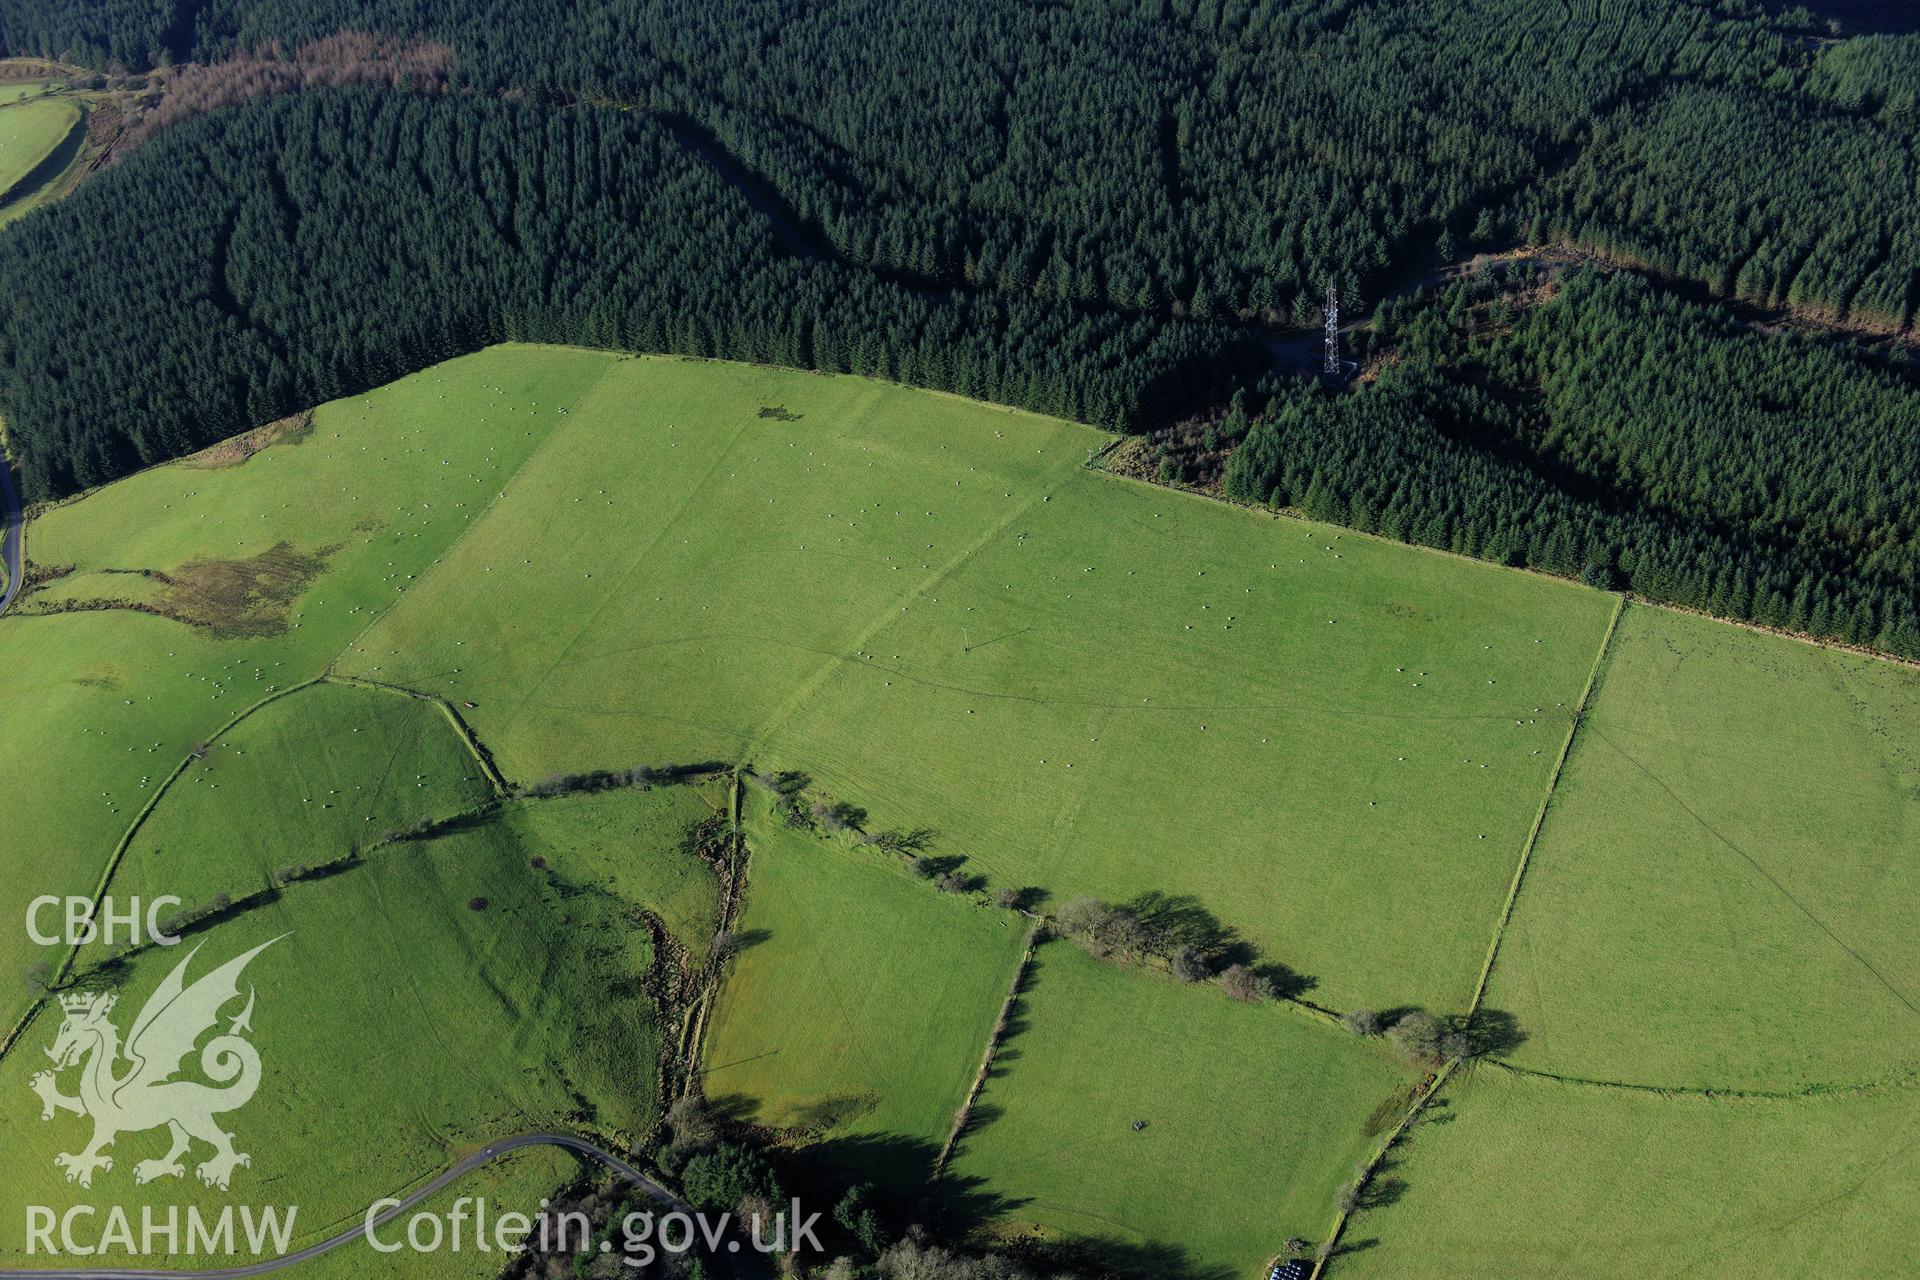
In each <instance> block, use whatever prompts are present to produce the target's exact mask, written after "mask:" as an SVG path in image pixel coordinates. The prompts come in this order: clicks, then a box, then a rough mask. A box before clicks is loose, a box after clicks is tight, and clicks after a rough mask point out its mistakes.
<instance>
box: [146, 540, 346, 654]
mask: <svg viewBox="0 0 1920 1280" xmlns="http://www.w3.org/2000/svg"><path fill="white" fill-rule="evenodd" d="M325 567H326V560H325V552H324V551H323V552H322V553H321V554H319V555H308V554H306V553H304V552H300V551H296V550H294V548H293V544H292V543H288V542H281V543H278V544H276V545H275V546H272V547H269V548H268V549H267V550H265V551H262V552H261V553H260V554H259V555H257V556H250V557H248V558H247V559H245V560H209V559H197V560H189V561H187V563H185V564H184V565H181V566H180V567H179V568H178V569H175V570H174V571H173V572H172V573H158V572H156V573H155V574H154V575H153V576H154V579H155V580H156V581H158V582H160V583H161V584H162V590H161V592H160V594H159V595H158V596H156V597H155V598H154V601H153V605H152V608H153V611H154V612H155V613H159V614H162V615H164V616H166V617H169V618H173V619H176V620H177V621H180V622H186V623H191V624H193V625H195V626H202V627H208V628H211V629H212V630H213V631H215V632H217V633H218V634H220V635H226V636H272V635H279V634H280V633H281V632H282V631H285V630H286V627H287V607H288V606H289V605H291V604H292V603H293V601H294V598H295V597H297V596H298V595H299V594H300V592H301V590H302V589H303V588H304V587H305V586H306V585H307V583H308V582H310V581H312V579H313V577H314V575H315V574H317V573H319V572H320V570H321V569H323V568H325Z"/></svg>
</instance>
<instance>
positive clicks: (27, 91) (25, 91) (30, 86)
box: [0, 80, 58, 106]
mask: <svg viewBox="0 0 1920 1280" xmlns="http://www.w3.org/2000/svg"><path fill="white" fill-rule="evenodd" d="M57 83H58V81H54V80H8V81H5V82H4V83H0V106H6V105H9V104H11V103H15V102H24V101H26V100H27V99H28V98H38V97H40V96H42V95H43V94H46V93H49V92H51V91H52V90H53V88H54V86H55V85H56V84H57Z"/></svg>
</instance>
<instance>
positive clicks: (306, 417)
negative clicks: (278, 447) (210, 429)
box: [181, 409, 313, 471]
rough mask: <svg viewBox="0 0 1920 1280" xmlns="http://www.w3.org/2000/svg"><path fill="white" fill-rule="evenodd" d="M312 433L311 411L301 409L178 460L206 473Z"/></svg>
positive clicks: (234, 465) (231, 465)
mask: <svg viewBox="0 0 1920 1280" xmlns="http://www.w3.org/2000/svg"><path fill="white" fill-rule="evenodd" d="M312 430H313V410H311V409H307V410H303V411H302V412H300V413H296V414H294V415H293V416H292V417H290V418H281V419H280V420H279V421H277V422H269V423H268V424H267V425H266V426H264V427H255V428H254V429H253V430H251V431H245V432H242V433H241V434H239V435H237V436H234V437H233V438H232V439H230V440H222V441H221V442H220V443H219V444H216V445H213V446H211V447H210V448H206V449H202V450H201V451H200V452H199V453H196V454H193V455H191V456H189V457H186V458H183V459H181V465H183V466H188V467H198V468H200V469H202V470H209V471H210V470H214V469H216V468H219V467H237V466H239V465H240V464H241V463H243V462H245V461H246V460H247V459H248V458H251V457H252V456H253V455H254V454H256V453H258V452H260V451H261V450H262V449H264V448H266V447H267V446H268V445H273V444H284V443H291V442H293V441H296V440H304V439H306V438H307V436H308V434H309V433H311V432H312Z"/></svg>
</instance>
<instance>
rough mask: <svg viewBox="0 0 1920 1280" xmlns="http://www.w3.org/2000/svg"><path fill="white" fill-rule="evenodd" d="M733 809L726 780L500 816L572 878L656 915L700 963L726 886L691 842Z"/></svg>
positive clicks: (520, 808) (570, 799)
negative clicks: (700, 830) (707, 824)
mask: <svg viewBox="0 0 1920 1280" xmlns="http://www.w3.org/2000/svg"><path fill="white" fill-rule="evenodd" d="M725 806H726V789H725V787H724V786H721V785H719V784H708V785H704V786H698V787H696V786H672V787H653V788H650V789H645V790H642V789H639V788H628V789H626V790H623V791H604V792H599V793H596V794H590V795H576V796H566V797H563V798H561V799H558V800H537V801H527V802H523V803H520V804H515V805H509V806H508V807H507V809H506V810H505V812H503V813H502V814H501V817H500V821H501V822H503V823H504V824H505V825H506V826H507V828H508V830H510V831H511V832H513V833H514V835H515V836H516V837H517V838H518V839H519V840H520V842H521V843H522V844H524V845H525V846H526V847H528V848H529V849H538V850H540V851H541V855H540V856H542V857H543V858H544V859H545V860H546V862H547V864H548V865H549V866H550V867H552V868H553V870H554V871H555V873H556V874H557V875H559V876H560V877H561V878H562V879H563V880H565V881H566V882H567V883H569V884H573V885H584V886H591V887H593V888H596V889H599V890H602V891H604V892H606V893H609V894H612V895H614V896H616V897H618V898H621V899H624V900H625V901H627V902H632V903H636V904H639V905H642V906H645V907H646V908H648V909H649V910H651V911H652V912H654V913H655V914H656V915H658V916H659V917H660V919H661V922H662V923H663V924H664V925H665V926H666V928H667V930H668V932H669V933H671V934H672V935H673V937H674V939H675V940H676V941H678V942H679V943H680V945H681V946H683V947H685V948H686V949H687V952H688V954H689V957H690V959H691V961H692V963H694V964H695V965H699V964H701V963H703V962H704V961H705V960H706V958H707V952H708V949H709V947H710V946H711V944H712V941H713V933H714V929H715V928H716V927H717V926H718V925H719V922H720V902H719V896H720V889H719V884H718V881H717V880H716V879H715V877H714V873H713V870H712V868H710V867H709V866H708V865H707V864H706V863H705V862H702V861H701V860H700V857H699V855H698V854H697V853H696V852H695V851H694V850H693V849H692V848H691V847H690V844H689V842H690V841H691V839H692V837H693V833H694V829H695V828H696V827H698V826H700V824H702V823H703V822H706V821H707V820H709V819H710V818H712V817H713V816H714V814H715V813H721V812H724V811H725Z"/></svg>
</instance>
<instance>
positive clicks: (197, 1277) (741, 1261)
mask: <svg viewBox="0 0 1920 1280" xmlns="http://www.w3.org/2000/svg"><path fill="white" fill-rule="evenodd" d="M523 1147H560V1148H562V1149H563V1150H567V1151H571V1152H573V1153H574V1154H576V1155H582V1156H587V1157H589V1158H591V1159H594V1160H598V1161H599V1162H600V1163H601V1164H603V1165H605V1166H606V1167H607V1168H609V1169H611V1170H613V1171H614V1172H615V1173H617V1174H619V1175H620V1176H621V1177H622V1178H624V1179H626V1180H627V1181H628V1182H630V1183H632V1184H633V1185H634V1186H635V1187H638V1188H639V1189H640V1190H641V1191H642V1192H643V1193H644V1194H646V1195H647V1196H649V1197H651V1198H652V1199H653V1200H655V1201H657V1202H658V1203H659V1204H661V1205H662V1206H664V1207H665V1208H666V1209H667V1210H668V1211H669V1212H674V1213H684V1214H688V1215H691V1214H692V1213H693V1211H694V1210H693V1206H692V1205H689V1204H688V1203H687V1202H686V1201H684V1200H682V1199H680V1197H678V1196H676V1195H674V1194H673V1193H672V1192H671V1191H668V1190H667V1189H666V1188H665V1187H663V1186H661V1185H660V1184H659V1183H657V1182H655V1181H654V1180H653V1179H652V1178H649V1177H648V1176H647V1175H646V1174H644V1173H641V1172H640V1171H639V1170H638V1169H636V1168H634V1167H633V1166H632V1165H630V1164H628V1163H627V1162H626V1161H625V1160H622V1159H621V1158H620V1157H619V1156H616V1155H614V1154H612V1153H611V1152H608V1151H602V1150H601V1149H600V1148H599V1147H596V1146H594V1145H593V1144H592V1143H591V1142H586V1141H583V1140H581V1139H579V1138H575V1137H570V1136H569V1135H567V1134H564V1133H528V1134H522V1135H520V1136H519V1137H516V1138H503V1139H501V1140H500V1141H499V1142H493V1143H489V1144H488V1145H487V1146H485V1147H483V1148H482V1149H480V1150H479V1151H476V1152H474V1153H473V1154H472V1155H470V1156H468V1157H467V1158H466V1159H464V1160H462V1161H460V1162H459V1163H458V1164H456V1165H454V1166H453V1167H452V1168H450V1169H448V1170H447V1171H446V1172H445V1173H443V1174H441V1175H440V1176H439V1177H437V1178H435V1179H434V1180H433V1181H431V1182H429V1183H427V1184H426V1185H425V1186H423V1187H421V1188H420V1189H419V1190H417V1191H414V1192H413V1193H412V1194H410V1195H408V1196H407V1197H406V1198H404V1199H403V1200H401V1201H400V1203H399V1204H397V1205H394V1206H392V1207H391V1208H388V1209H387V1210H386V1211H385V1212H383V1213H380V1214H378V1215H376V1216H375V1217H374V1220H373V1222H372V1224H371V1225H372V1226H373V1227H380V1226H382V1225H384V1224H386V1223H387V1222H390V1221H392V1220H393V1219H394V1218H397V1217H399V1216H400V1215H401V1214H403V1213H405V1212H407V1211H408V1210H409V1209H411V1208H413V1207H414V1206H415V1205H417V1204H419V1203H420V1202H421V1201H422V1200H425V1199H427V1198H428V1197H429V1196H431V1195H433V1194H435V1193H436V1192H438V1191H440V1190H442V1189H443V1188H445V1187H446V1186H447V1184H449V1183H451V1182H455V1181H457V1180H459V1179H460V1178H462V1177H464V1176H466V1175H467V1174H468V1173H471V1172H472V1171H473V1170H475V1169H478V1168H479V1167H480V1166H481V1165H483V1164H488V1163H490V1162H492V1161H494V1160H498V1159H499V1158H500V1157H501V1156H504V1155H506V1154H507V1153H508V1152H510V1151H518V1150H520V1149H521V1148H523ZM368 1229H369V1228H368V1224H367V1223H366V1220H365V1219H364V1218H362V1219H361V1220H360V1221H359V1222H356V1223H355V1224H354V1225H353V1226H351V1227H349V1228H347V1229H346V1230H345V1231H342V1232H339V1233H338V1234H336V1235H332V1236H329V1237H327V1238H326V1239H325V1240H322V1241H320V1242H318V1243H317V1244H310V1245H308V1246H307V1247H306V1248H304V1249H300V1250H297V1251H295V1252H293V1253H288V1254H283V1255H281V1256H280V1257H278V1258H268V1259H266V1260H264V1261H261V1262H251V1263H246V1264H244V1265H241V1266H234V1267H214V1268H210V1269H208V1270H204V1271H191V1270H187V1269H185V1268H180V1267H44V1268H43V1267H34V1268H31V1269H26V1270H5V1269H0V1280H229V1278H230V1277H231V1278H237V1277H241V1276H261V1275H266V1274H267V1273H268V1272H271V1271H279V1270H280V1269H282V1268H283V1267H291V1266H293V1265H294V1264H295V1263H299V1262H305V1261H306V1260H307V1259H309V1258H317V1257H319V1256H320V1255H321V1254H323V1253H327V1252H330V1251H332V1250H334V1249H338V1248H339V1247H340V1246H341V1245H344V1244H351V1243H352V1242H354V1241H355V1240H358V1239H360V1238H361V1237H363V1236H364V1235H365V1234H366V1232H367V1230H368ZM721 1265H723V1266H726V1267H729V1268H730V1269H731V1271H732V1274H733V1276H734V1280H768V1278H770V1277H771V1276H772V1275H773V1271H772V1269H771V1268H770V1267H768V1266H767V1265H766V1262H765V1260H764V1259H762V1258H759V1257H758V1256H756V1255H754V1254H752V1253H747V1252H740V1253H736V1254H735V1255H734V1256H732V1257H723V1258H722V1259H721Z"/></svg>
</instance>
